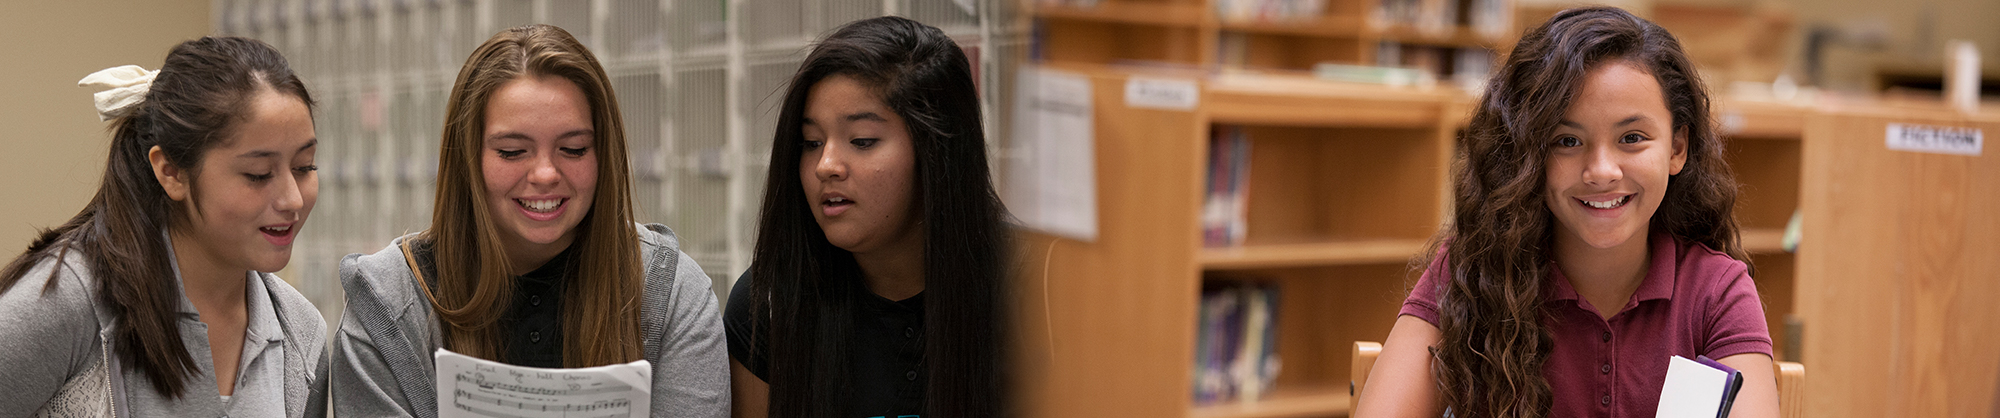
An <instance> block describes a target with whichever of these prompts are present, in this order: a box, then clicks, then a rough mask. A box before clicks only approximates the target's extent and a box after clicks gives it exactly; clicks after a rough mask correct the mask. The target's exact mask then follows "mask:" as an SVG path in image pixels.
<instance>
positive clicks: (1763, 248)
mask: <svg viewBox="0 0 2000 418" xmlns="http://www.w3.org/2000/svg"><path fill="white" fill-rule="evenodd" d="M1738 232H1739V234H1740V235H1741V237H1739V238H1740V239H1742V241H1743V251H1744V252H1748V253H1751V254H1777V253H1783V252H1785V229H1784V228H1743V229H1741V230H1739V231H1738Z"/></svg>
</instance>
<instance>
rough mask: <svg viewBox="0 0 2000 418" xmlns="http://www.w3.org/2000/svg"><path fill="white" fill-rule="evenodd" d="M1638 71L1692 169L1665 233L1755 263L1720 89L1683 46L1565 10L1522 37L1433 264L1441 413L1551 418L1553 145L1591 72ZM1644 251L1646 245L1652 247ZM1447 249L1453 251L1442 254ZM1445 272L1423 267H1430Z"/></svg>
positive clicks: (1667, 211)
mask: <svg viewBox="0 0 2000 418" xmlns="http://www.w3.org/2000/svg"><path fill="white" fill-rule="evenodd" d="M1613 61H1623V62H1629V63H1631V64H1633V65H1634V66H1636V67H1639V68H1641V69H1643V70H1645V71H1647V72H1649V73H1651V74H1652V75H1653V77H1654V78H1655V79H1656V80H1658V81H1659V83H1660V89H1661V91H1662V92H1663V93H1664V95H1665V96H1666V103H1665V104H1666V107H1667V111H1668V112H1669V113H1670V114H1672V115H1673V126H1674V129H1675V130H1676V131H1677V132H1679V133H1685V134H1686V138H1687V142H1688V144H1687V164H1686V165H1685V167H1684V168H1683V169H1682V171H1681V172H1680V174H1676V175H1674V176H1672V179H1671V180H1669V182H1668V186H1667V192H1666V197H1665V198H1664V199H1663V202H1662V203H1661V207H1660V209H1659V211H1658V212H1656V213H1655V214H1654V215H1653V218H1652V220H1651V228H1652V230H1656V231H1661V230H1663V231H1666V232H1668V233H1670V234H1673V235H1674V236H1677V237H1679V238H1680V239H1683V240H1689V241H1694V242H1698V243H1701V244H1704V245H1707V246H1708V247H1709V248H1714V249H1717V250H1721V251H1723V252H1725V253H1727V254H1729V255H1730V257H1733V258H1736V259H1737V260H1742V261H1744V262H1745V263H1746V264H1747V263H1748V262H1749V258H1748V257H1747V256H1746V255H1745V253H1744V252H1743V248H1742V246H1741V245H1740V244H1739V243H1738V240H1737V226H1736V220H1735V217H1734V214H1733V209H1734V206H1735V202H1736V180H1735V177H1734V175H1733V174H1731V173H1730V170H1729V166H1728V165H1727V163H1726V162H1724V161H1723V159H1722V141H1721V139H1720V138H1718V137H1717V136H1716V133H1715V129H1714V123H1713V121H1712V120H1711V119H1710V116H1709V99H1708V93H1707V91H1706V88H1705V87H1704V86H1703V85H1702V83H1701V80H1700V79H1699V78H1698V77H1697V76H1696V74H1695V69H1694V65H1693V64H1692V63H1690V62H1689V61H1688V59H1687V56H1686V54H1685V53H1683V52H1682V51H1681V47H1680V42H1679V41H1677V40H1675V39H1674V37H1673V35H1671V34H1668V33H1667V31H1666V30H1665V29H1661V28H1660V27H1659V26H1658V25H1655V24H1653V23H1652V22H1648V21H1646V20H1644V19H1640V18H1639V17H1637V16H1633V15H1632V14H1631V13H1627V12H1626V11H1624V10H1620V9H1616V8H1609V7H1593V8H1581V9H1571V10H1565V11H1563V12H1561V13H1558V14H1556V16H1555V17H1553V18H1550V19H1549V21H1548V22H1547V23H1544V24H1543V25H1542V26H1541V27H1538V28H1535V29H1534V30H1533V31H1531V32H1529V33H1528V34H1527V35H1526V36H1524V37H1522V38H1521V41H1520V44H1519V45H1516V46H1515V47H1514V52H1513V53H1512V54H1511V55H1510V56H1508V58H1507V62H1506V65H1505V67H1503V68H1501V69H1500V71H1499V72H1498V73H1496V74H1494V76H1493V78H1492V80H1491V81H1490V82H1489V84H1488V87H1487V90H1486V93H1485V95H1484V96H1483V97H1482V98H1481V99H1480V105H1479V107H1478V108H1476V109H1475V110H1474V112H1473V115H1472V120H1471V123H1470V126H1469V127H1468V128H1467V129H1466V132H1465V134H1464V136H1462V137H1461V138H1459V146H1458V150H1459V151H1458V155H1457V159H1456V161H1455V162H1454V164H1453V168H1452V177H1453V192H1452V193H1453V202H1454V208H1455V209H1454V210H1453V211H1454V213H1453V215H1452V220H1451V224H1450V225H1449V226H1447V227H1445V228H1444V229H1443V230H1441V231H1440V232H1439V234H1438V235H1437V236H1436V237H1435V238H1433V239H1432V240H1431V246H1432V247H1433V248H1432V251H1428V252H1426V253H1425V254H1430V255H1429V256H1427V257H1437V256H1444V257H1446V264H1445V266H1446V271H1442V272H1433V273H1434V274H1448V277H1449V280H1446V281H1444V283H1443V284H1442V289H1440V294H1441V295H1442V297H1441V300H1440V301H1439V310H1440V312H1439V320H1438V324H1437V325H1438V329H1439V331H1440V332H1441V333H1442V337H1441V340H1440V341H1439V342H1438V345H1437V347H1436V348H1435V349H1433V351H1432V355H1433V356H1434V357H1435V360H1436V361H1435V363H1434V366H1433V368H1432V373H1433V374H1434V375H1435V377H1436V379H1437V384H1438V391H1439V394H1440V400H1441V401H1442V402H1443V405H1444V406H1446V407H1449V408H1451V409H1452V411H1453V413H1454V414H1455V415H1457V416H1460V417H1540V416H1544V415H1547V414H1548V409H1549V405H1550V401H1551V394H1550V389H1549V384H1548V380H1547V379H1546V378H1545V377H1543V376H1542V366H1543V364H1544V363H1546V362H1547V361H1548V357H1549V351H1550V349H1551V347H1552V345H1553V343H1554V342H1553V340H1552V338H1551V337H1550V335H1549V333H1548V330H1547V328H1546V327H1545V326H1544V325H1543V324H1544V322H1543V321H1544V320H1545V315H1544V313H1543V310H1542V302H1543V300H1542V292H1543V286H1544V285H1545V282H1546V281H1547V280H1548V279H1547V278H1548V277H1549V265H1550V263H1551V258H1550V255H1549V251H1550V250H1551V249H1552V246H1553V242H1554V241H1553V239H1554V238H1553V237H1554V231H1555V222H1556V221H1555V220H1554V215H1553V214H1552V213H1550V212H1549V209H1548V207H1547V205H1546V203H1544V202H1543V198H1544V196H1543V194H1544V193H1547V191H1546V190H1544V185H1543V179H1544V178H1546V176H1547V168H1546V167H1545V166H1544V162H1545V160H1546V159H1547V157H1548V155H1549V152H1550V144H1552V141H1553V138H1554V136H1553V132H1554V129H1555V127H1556V125H1557V124H1558V123H1559V122H1560V121H1561V119H1562V116H1563V114H1564V112H1566V111H1567V110H1568V108H1569V106H1570V102H1571V100H1573V99H1574V97H1575V95H1576V90H1577V89H1578V86H1579V85H1581V84H1582V82H1583V79H1584V77H1585V76H1586V74H1588V73H1589V71H1590V70H1592V69H1594V68H1596V67H1598V66H1600V65H1602V64H1604V63H1607V62H1613ZM1642 239H1643V238H1642ZM1438 247H1443V249H1442V250H1438ZM1431 261H1432V260H1421V261H1420V263H1421V264H1418V265H1420V266H1428V265H1430V264H1431Z"/></svg>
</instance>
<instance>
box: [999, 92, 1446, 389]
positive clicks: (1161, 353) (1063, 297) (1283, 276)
mask: <svg viewBox="0 0 2000 418" xmlns="http://www.w3.org/2000/svg"><path fill="white" fill-rule="evenodd" d="M1047 66H1048V67H1050V68H1056V69H1059V70H1065V71H1070V72H1073V73H1078V74H1083V75H1086V76H1087V77H1088V78H1089V79H1090V80H1091V82H1092V89H1093V92H1092V95H1093V100H1094V102H1095V103H1096V104H1095V105H1094V106H1093V113H1094V114H1093V120H1094V125H1095V129H1096V147H1097V149H1096V154H1097V155H1098V158H1097V164H1098V167H1097V195H1098V219H1099V226H1098V228H1099V231H1098V239H1097V240H1095V241H1092V242H1081V241H1075V240H1070V239H1062V238H1056V237H1053V236H1048V235H1042V234H1039V233H1034V232H1026V233H1023V239H1022V242H1021V249H1020V253H1021V254H1022V256H1023V262H1022V264H1021V266H1022V269H1021V272H1022V273H1021V274H1020V277H1021V282H1022V287H1021V289H1022V292H1021V293H1022V295H1023V297H1022V298H1021V299H1020V301H1021V303H1020V304H1019V305H1017V306H1018V307H1019V308H1020V310H1019V315H1020V316H1021V317H1022V318H1021V320H1020V321H1019V322H1018V323H1019V324H1022V326H1021V328H1019V329H1018V330H1019V331H1018V332H1019V335H1020V338H1019V340H1020V342H1021V345H1020V346H1019V347H1020V348H1021V350H1020V352H1021V353H1022V356H1021V357H1020V359H1021V361H1023V362H1024V365H1025V366H1026V367H1023V368H1021V369H1020V370H1023V372H1024V376H1022V378H1023V381H1024V382H1029V383H1028V384H1025V385H1023V386H1022V387H1023V391H1024V393H1023V394H1022V396H1024V398H1025V399H1026V400H1027V402H1026V404H1025V405H1026V410H1025V411H1024V412H1025V413H1026V414H1028V415H1034V416H1168V417H1173V416H1185V417H1202V418H1243V417H1320V416H1344V415H1346V413H1347V405H1348V401H1349V395H1348V389H1347V387H1348V386H1347V380H1348V377H1349V373H1348V367H1349V359H1348V357H1349V351H1350V349H1351V347H1352V344H1353V342H1354V341H1357V340H1380V339H1382V338H1384V337H1386V336H1387V335H1388V331H1389V327H1390V326H1391V325H1393V323H1394V318H1395V314H1396V311H1397V310H1398V309H1399V308H1400V306H1401V303H1402V299H1403V294H1404V292H1405V291H1406V290H1407V286H1408V285H1409V282H1410V279H1411V276H1409V274H1408V273H1409V266H1408V263H1409V260H1410V259H1411V257H1412V256H1414V255H1416V254H1418V253H1419V252H1421V251H1422V250H1423V248H1425V245H1426V243H1427V240H1428V239H1429V237H1430V236H1431V234H1432V233H1434V232H1435V231H1436V228H1437V225H1438V223H1439V220H1440V219H1441V214H1442V213H1443V208H1444V207H1445V201H1446V199H1445V196H1446V193H1447V191H1446V187H1445V186H1446V173H1447V172H1448V165H1449V161H1450V160H1449V158H1450V155H1449V154H1450V150H1451V148H1450V147H1451V145H1450V144H1451V138H1452V136H1451V135H1452V134H1453V132H1455V131H1456V130H1457V129H1458V125H1459V123H1460V122H1461V121H1462V119H1463V118H1461V117H1457V116H1456V115H1451V114H1449V113H1450V112H1451V111H1453V109H1463V108H1464V107H1463V106H1461V105H1456V104H1454V103H1457V102H1460V101H1463V99H1462V98H1459V97H1458V96H1459V94H1458V93H1454V92H1451V91H1448V90H1431V91H1424V90H1416V89H1407V88H1389V87H1380V86H1368V85H1351V84H1340V83H1331V82H1325V81H1317V80H1313V79H1311V78H1309V77H1305V76H1300V75H1296V74H1264V73H1249V72H1238V71H1222V72H1220V73H1198V72H1189V71H1180V70H1173V69H1161V68H1156V67H1127V66H1119V65H1101V64H1082V65H1079V64H1064V63H1049V64H1047ZM1135 77H1143V78H1161V77H1182V78H1185V79H1188V80H1193V81H1195V82H1196V83H1198V84H1199V85H1200V101H1199V103H1200V104H1199V105H1198V106H1197V107H1196V108H1195V109H1193V110H1191V111H1173V110H1160V109H1149V108H1138V107H1128V106H1125V104H1124V101H1123V100H1124V97H1125V96H1124V90H1123V89H1124V83H1125V82H1126V81H1127V80H1129V79H1131V78H1135ZM1216 126H1232V127H1240V128H1241V129H1243V130H1244V132H1245V133H1246V134H1247V135H1248V137H1249V138H1250V140H1251V141H1252V142H1253V145H1252V147H1251V155H1250V157H1249V159H1250V160H1251V162H1250V169H1251V170H1252V173H1251V175H1250V179H1251V180H1250V182H1249V185H1248V188H1249V195H1250V196H1251V197H1250V199H1251V200H1250V203H1249V204H1248V206H1247V208H1246V216H1245V220H1246V224H1247V228H1248V231H1250V232H1249V234H1248V238H1247V240H1246V241H1245V242H1244V243H1243V244H1242V245H1239V246H1233V247H1227V248H1204V247H1203V244H1202V239H1201V234H1200V228H1201V226H1200V212H1201V206H1202V202H1203V199H1204V198H1205V195H1206V190H1205V180H1204V179H1205V178H1206V176H1207V172H1206V167H1207V164H1206V161H1207V160H1208V158H1209V156H1208V155H1207V153H1208V151H1207V150H1208V140H1209V136H1210V134H1211V131H1212V130H1213V129H1214V128H1215V127H1216ZM1218 280H1229V281H1256V282H1263V283H1273V284H1276V285H1277V286H1278V287H1279V289H1280V291H1279V302H1278V303H1277V307H1278V308H1277V309H1278V310H1277V313H1276V315H1277V317H1278V318H1279V319H1278V321H1277V325H1276V328H1277V333H1278V334H1279V336H1280V337H1279V338H1278V340H1277V348H1276V351H1277V353H1278V354H1279V356H1280V357H1281V358H1282V362H1283V371H1282V372H1281V373H1279V374H1278V375H1277V377H1276V383H1275V385H1274V387H1272V388H1271V389H1270V391H1269V392H1267V393H1266V394H1265V396H1263V397H1262V398H1260V399H1257V400H1254V401H1223V402H1220V403H1215V404H1208V405H1197V404H1196V403H1195V402H1194V400H1193V396H1192V395H1191V392H1190V386H1191V385H1190V382H1191V376H1192V373H1193V369H1194V363H1195V361H1194V357H1195V344H1196V340H1197V335H1196V334H1197V327H1196V324H1197V317H1198V315H1199V312H1198V311H1199V305H1200V296H1201V289H1202V287H1203V285H1204V284H1205V283H1212V282H1215V281H1218Z"/></svg>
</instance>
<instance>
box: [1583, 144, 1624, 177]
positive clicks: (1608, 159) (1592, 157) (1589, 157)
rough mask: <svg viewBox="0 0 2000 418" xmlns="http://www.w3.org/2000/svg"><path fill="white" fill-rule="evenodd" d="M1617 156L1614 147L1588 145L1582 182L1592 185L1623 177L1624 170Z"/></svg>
mask: <svg viewBox="0 0 2000 418" xmlns="http://www.w3.org/2000/svg"><path fill="white" fill-rule="evenodd" d="M1619 157H1620V155H1619V154H1618V150H1617V149H1616V147H1609V146H1592V147H1590V150H1589V151H1588V152H1587V154H1585V157H1584V158H1585V160H1584V163H1583V164H1584V165H1583V182H1584V183H1585V184H1589V185H1592V186H1607V185H1611V184H1614V183H1617V182H1618V180H1619V179H1622V178H1624V177H1625V171H1624V169H1623V168H1621V167H1620V165H1619V163H1620V161H1619Z"/></svg>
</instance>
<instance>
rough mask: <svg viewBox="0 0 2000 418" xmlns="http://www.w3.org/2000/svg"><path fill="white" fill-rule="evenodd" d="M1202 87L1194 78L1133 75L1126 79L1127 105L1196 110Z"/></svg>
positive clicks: (1199, 101)
mask: <svg viewBox="0 0 2000 418" xmlns="http://www.w3.org/2000/svg"><path fill="white" fill-rule="evenodd" d="M1198 103H1201V89H1200V88H1199V87H1196V86H1195V84H1194V80H1175V79H1162V78H1141V77H1132V78H1130V79H1127V80H1125V105H1126V106H1129V107H1136V108H1147V109H1164V110H1184V111H1192V110H1194V106H1195V104H1198Z"/></svg>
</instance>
